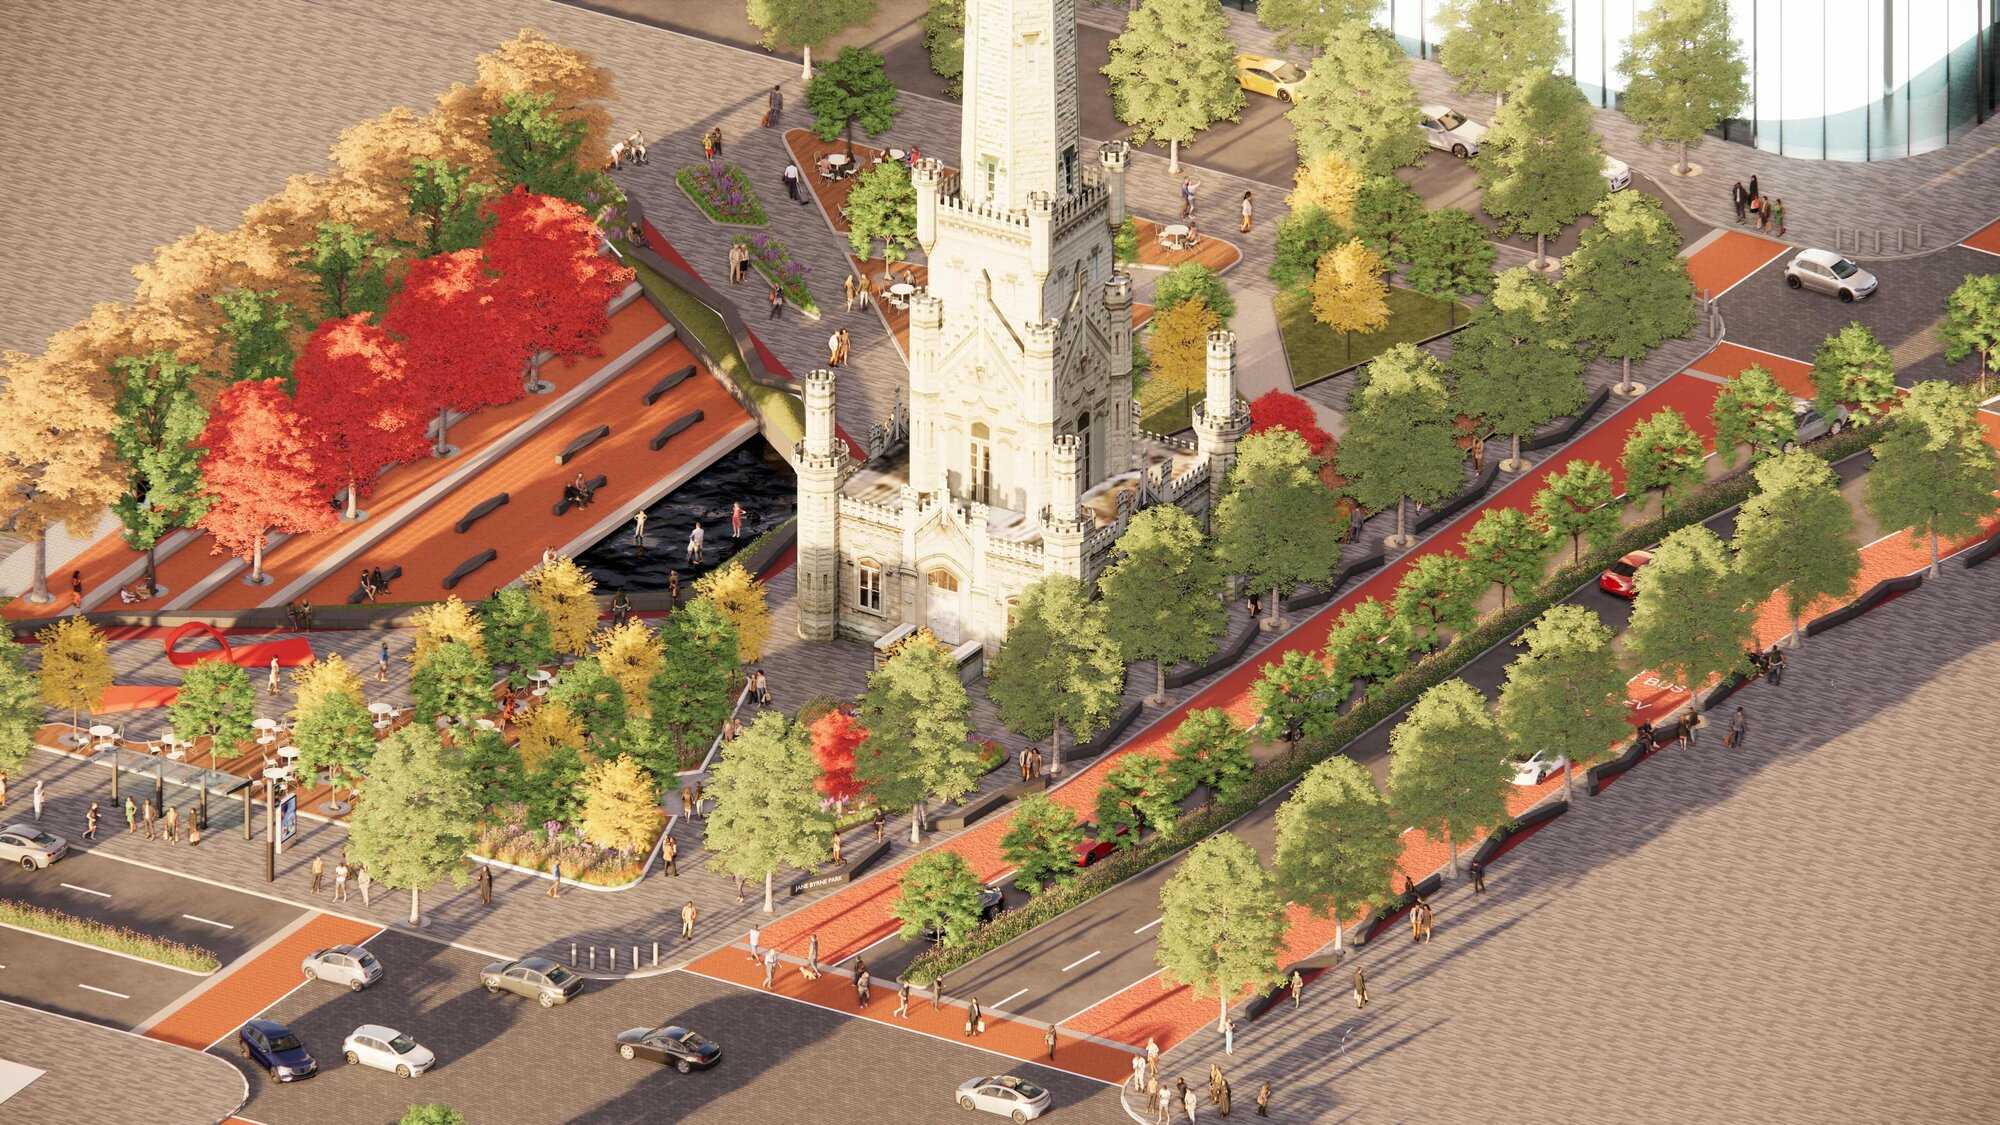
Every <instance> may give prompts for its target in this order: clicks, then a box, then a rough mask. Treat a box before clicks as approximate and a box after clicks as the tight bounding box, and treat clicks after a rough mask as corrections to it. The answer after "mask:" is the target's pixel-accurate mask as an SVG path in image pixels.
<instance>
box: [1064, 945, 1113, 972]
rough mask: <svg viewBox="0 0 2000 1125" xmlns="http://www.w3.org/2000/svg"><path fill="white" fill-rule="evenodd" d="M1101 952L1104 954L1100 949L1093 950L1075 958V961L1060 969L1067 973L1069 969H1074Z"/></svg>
mask: <svg viewBox="0 0 2000 1125" xmlns="http://www.w3.org/2000/svg"><path fill="white" fill-rule="evenodd" d="M1102 952H1104V951H1103V950H1102V949H1093V950H1091V951H1090V952H1088V953H1086V954H1084V955H1083V956H1081V957H1079V958H1077V959H1076V960H1074V961H1071V962H1070V963H1069V964H1067V965H1064V966H1063V967H1062V971H1063V972H1065V973H1066V972H1069V971H1070V970H1071V969H1074V968H1076V967H1077V966H1078V965H1081V964H1083V963H1084V962H1085V961H1088V960H1090V959H1091V958H1092V957H1095V956H1097V955H1098V954H1100V953H1102Z"/></svg>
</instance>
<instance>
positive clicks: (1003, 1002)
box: [0, 966, 1028, 1008]
mask: <svg viewBox="0 0 2000 1125" xmlns="http://www.w3.org/2000/svg"><path fill="white" fill-rule="evenodd" d="M0 967H4V966H0ZM1026 991H1028V990H1027V989H1025V988H1024V989H1022V990H1021V992H1026ZM1021 992H1012V993H1009V994H1007V995H1006V996H1003V997H1001V998H1000V1002H999V1003H997V1004H995V1005H993V1006H994V1007H996V1008H1004V1007H1006V1006H1007V1001H1009V1000H1012V999H1013V998H1014V997H1016V996H1019V995H1020V994H1021Z"/></svg>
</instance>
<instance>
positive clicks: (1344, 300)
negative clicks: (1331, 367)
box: [1312, 238, 1389, 356]
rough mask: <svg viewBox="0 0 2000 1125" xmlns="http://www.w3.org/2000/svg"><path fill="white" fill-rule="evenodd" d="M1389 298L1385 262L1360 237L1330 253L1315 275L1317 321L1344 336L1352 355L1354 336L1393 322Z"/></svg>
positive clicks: (1314, 294) (1313, 293)
mask: <svg viewBox="0 0 2000 1125" xmlns="http://www.w3.org/2000/svg"><path fill="white" fill-rule="evenodd" d="M1388 297H1389V288H1388V286H1386V285H1384V284H1383V283H1382V259H1380V258H1378V257H1376V256H1375V253H1374V251H1372V250H1370V249H1368V248H1367V247H1366V246H1363V245H1362V244H1361V240H1360V239H1358V238H1353V239H1349V240H1348V241H1347V242H1345V243H1343V244H1341V245H1339V246H1336V247H1334V248H1333V249H1332V250H1329V251H1327V252H1326V254H1325V255H1323V256H1322V257H1321V258H1320V260H1319V268H1318V270H1316V271H1315V272H1314V273H1313V284H1312V298H1313V318H1314V319H1316V320H1318V321H1319V322H1320V323H1321V324H1324V325H1326V326H1327V327H1329V328H1332V329H1334V330H1336V331H1338V332H1340V333H1341V334H1342V341H1343V343H1344V345H1345V346H1346V347H1347V349H1348V354H1349V355H1350V356H1351V355H1352V354H1353V347H1354V343H1353V336H1352V334H1353V333H1355V332H1374V331H1376V330H1377V329H1380V328H1382V327H1383V326H1385V325H1387V324H1388V323H1389V300H1388Z"/></svg>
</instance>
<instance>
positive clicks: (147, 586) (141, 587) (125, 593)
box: [118, 578, 159, 605]
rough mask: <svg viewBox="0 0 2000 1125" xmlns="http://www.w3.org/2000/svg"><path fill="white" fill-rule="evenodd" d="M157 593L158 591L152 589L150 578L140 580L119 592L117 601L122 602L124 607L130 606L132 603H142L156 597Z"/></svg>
mask: <svg viewBox="0 0 2000 1125" xmlns="http://www.w3.org/2000/svg"><path fill="white" fill-rule="evenodd" d="M158 593H159V590H157V589H156V588H154V586H153V580H152V579H151V578H141V579H139V580H138V581H137V582H134V583H132V584H131V585H130V586H127V587H125V588H124V589H121V590H119V591H118V600H119V601H121V602H124V603H125V604H126V605H131V604H132V603H133V602H143V601H145V600H146V599H148V598H151V597H154V596H156V595H157V594H158Z"/></svg>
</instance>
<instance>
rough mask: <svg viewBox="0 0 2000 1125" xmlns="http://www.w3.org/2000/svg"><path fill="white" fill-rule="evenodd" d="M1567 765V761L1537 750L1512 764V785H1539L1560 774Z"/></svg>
mask: <svg viewBox="0 0 2000 1125" xmlns="http://www.w3.org/2000/svg"><path fill="white" fill-rule="evenodd" d="M1566 765H1569V759H1568V758H1565V757H1562V756H1561V755H1559V754H1557V755H1552V754H1550V753H1548V752H1547V751H1545V750H1537V751H1535V752H1534V753H1533V754H1531V755H1529V756H1528V757H1527V758H1526V759H1524V760H1520V761H1516V762H1515V763H1514V784H1516V785H1540V784H1541V783H1542V782H1544V781H1547V780H1548V779H1549V778H1550V777H1553V776H1554V775H1556V774H1558V773H1561V772H1562V768H1563V767H1564V766H1566Z"/></svg>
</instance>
